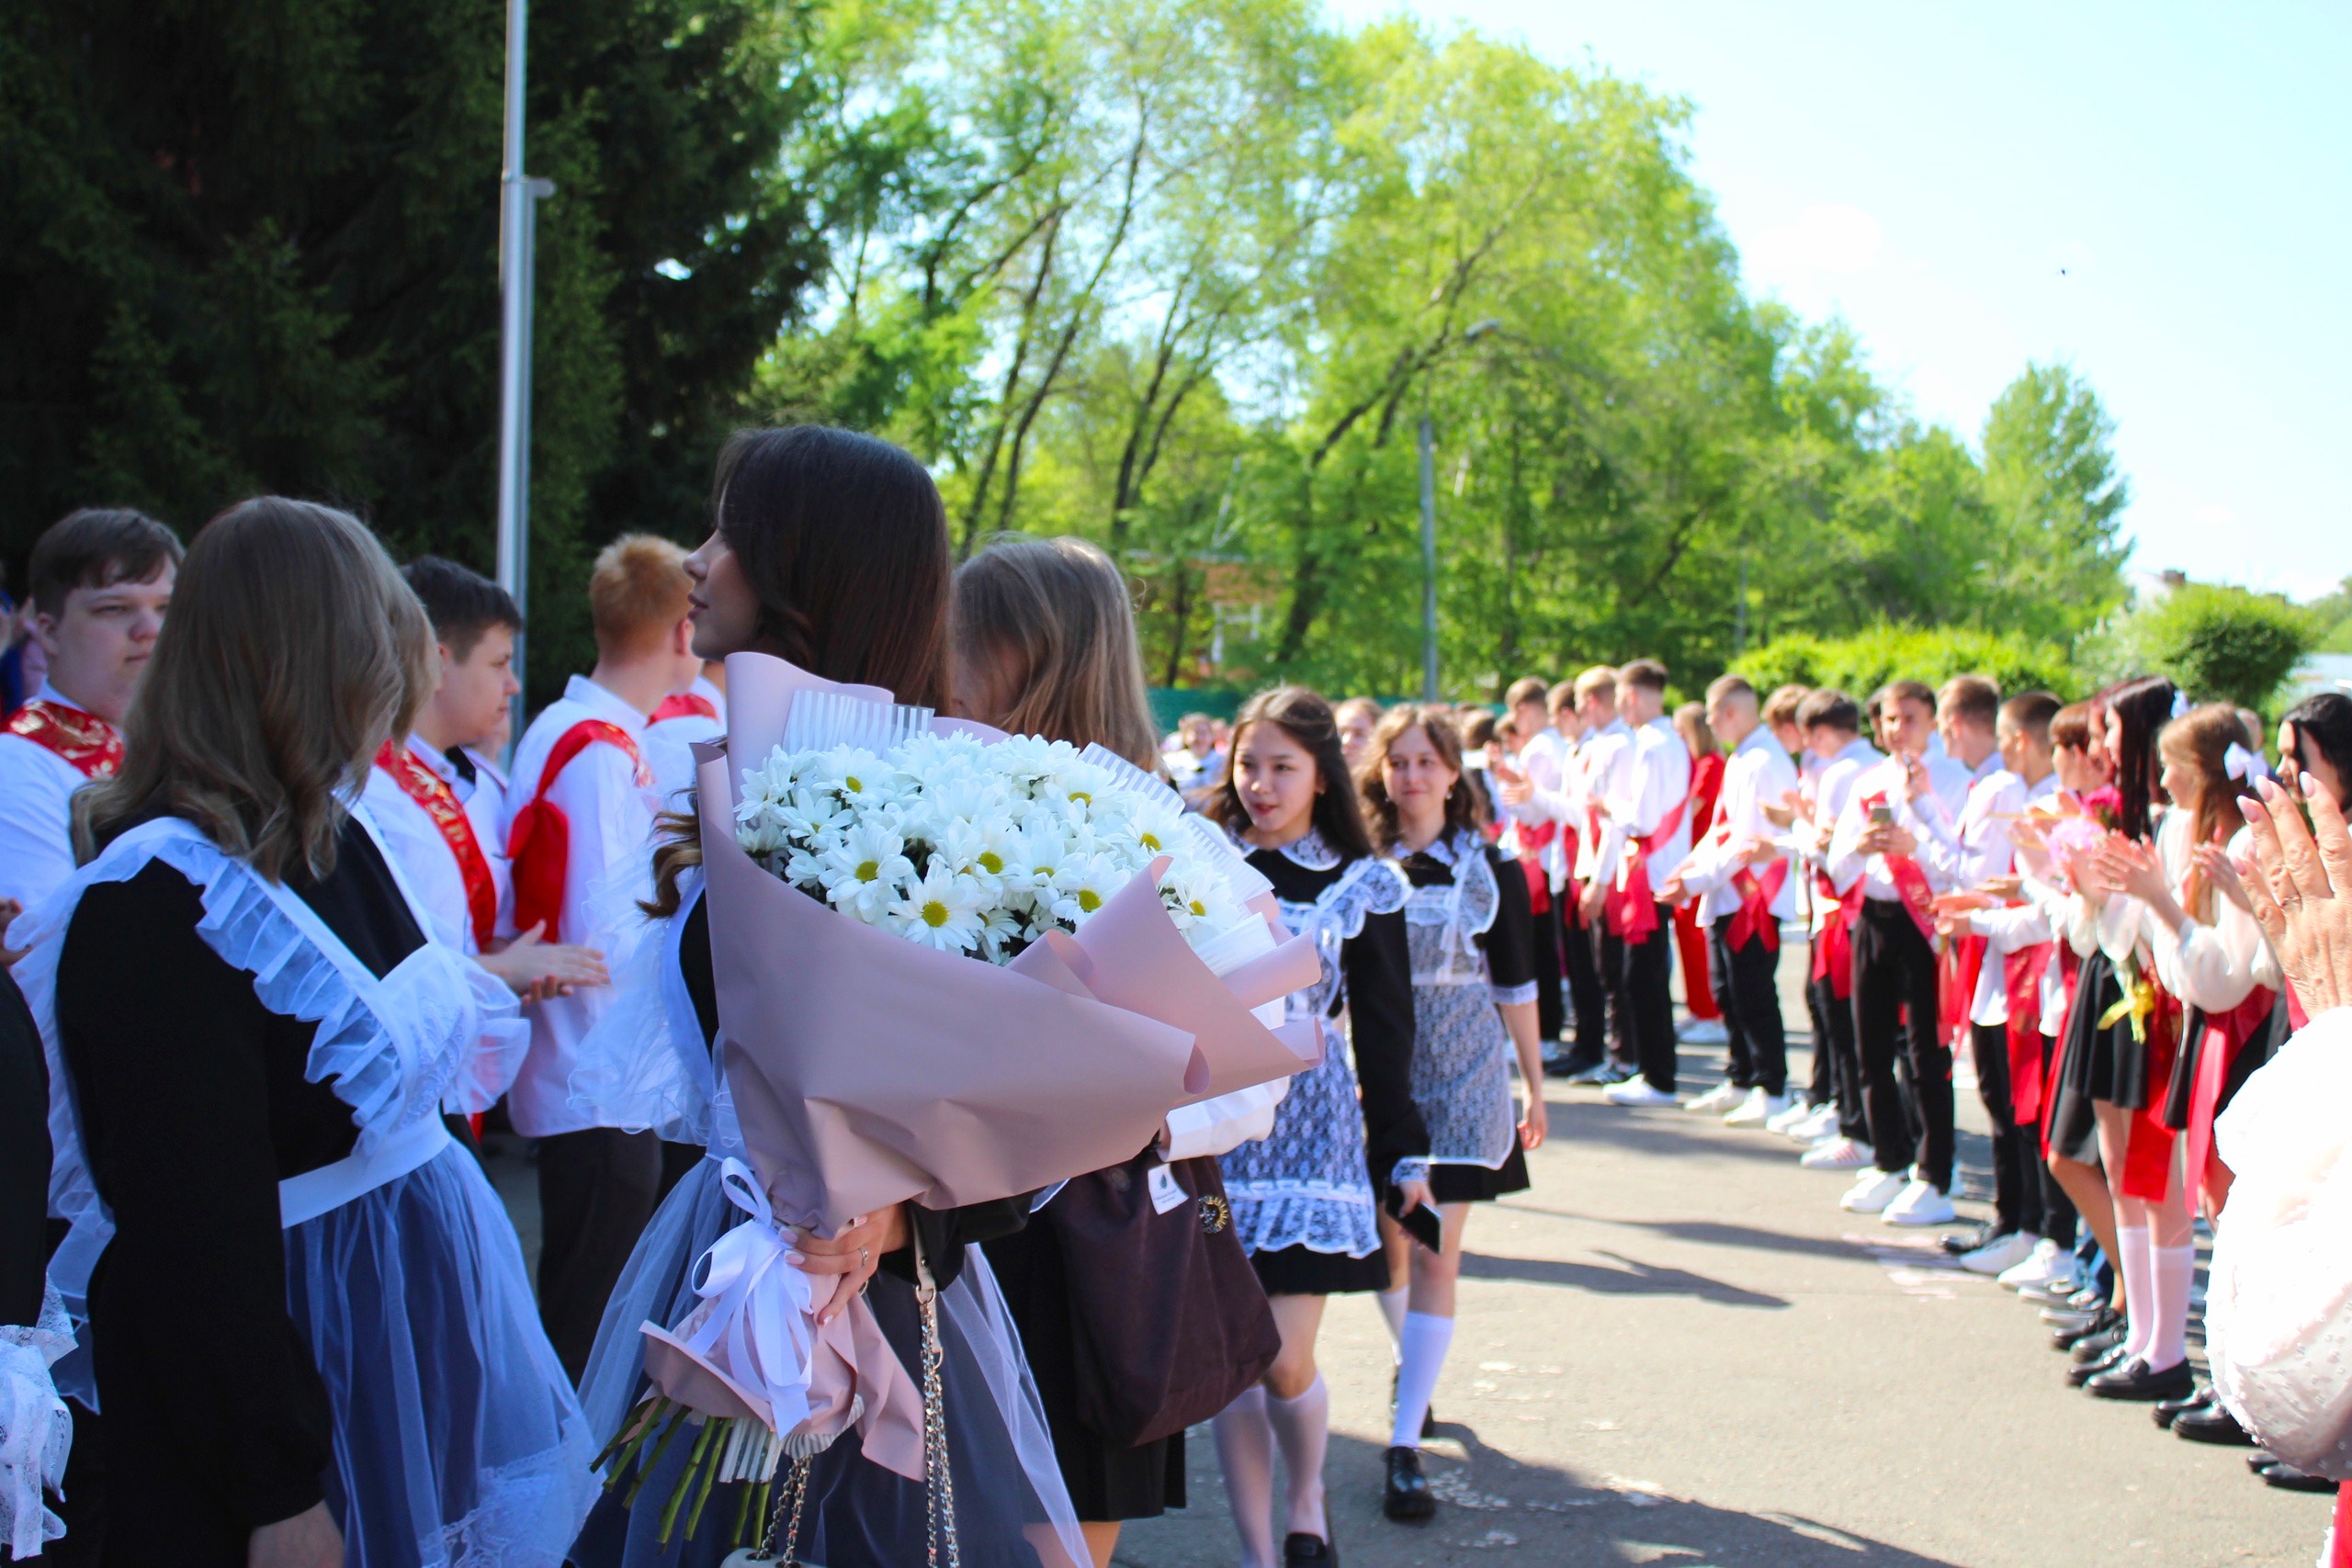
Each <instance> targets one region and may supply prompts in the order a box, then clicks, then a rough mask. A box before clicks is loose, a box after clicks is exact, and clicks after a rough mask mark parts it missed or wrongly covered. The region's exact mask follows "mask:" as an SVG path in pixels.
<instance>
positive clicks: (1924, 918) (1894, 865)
mask: <svg viewBox="0 0 2352 1568" xmlns="http://www.w3.org/2000/svg"><path fill="white" fill-rule="evenodd" d="M1886 804H1887V798H1886V793H1885V791H1883V790H1881V791H1879V792H1878V793H1876V794H1873V795H1864V796H1862V809H1863V810H1864V811H1865V812H1869V811H1875V810H1877V809H1878V808H1879V807H1882V806H1884V805H1886ZM1878 858H1879V859H1881V860H1883V861H1884V862H1885V863H1886V874H1887V876H1888V877H1889V878H1890V879H1891V880H1892V881H1893V882H1894V891H1895V892H1896V893H1897V894H1899V895H1901V897H1902V903H1903V912H1904V913H1905V914H1906V915H1908V916H1910V917H1911V923H1912V924H1913V925H1915V926H1917V927H1918V928H1919V934H1920V935H1921V936H1923V937H1926V938H1927V939H1928V942H1929V943H1930V944H1931V945H1932V944H1933V943H1934V942H1935V940H1936V913H1935V902H1936V895H1935V891H1934V889H1932V888H1930V887H1929V886H1928V874H1927V873H1926V872H1924V871H1921V870H1920V869H1919V863H1918V862H1917V861H1916V860H1913V859H1912V858H1911V857H1910V856H1909V855H1889V854H1882V855H1880V856H1879V857H1878ZM1854 886H1857V887H1859V886H1861V881H1860V879H1857V880H1856V882H1855V884H1854Z"/></svg>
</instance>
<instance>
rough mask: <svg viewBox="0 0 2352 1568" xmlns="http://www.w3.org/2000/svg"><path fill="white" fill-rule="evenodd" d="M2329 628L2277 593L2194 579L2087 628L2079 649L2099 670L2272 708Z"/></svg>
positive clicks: (2097, 673) (2211, 698)
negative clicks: (2150, 676)
mask: <svg viewBox="0 0 2352 1568" xmlns="http://www.w3.org/2000/svg"><path fill="white" fill-rule="evenodd" d="M2322 629H2323V628H2322V627H2321V626H2319V625H2318V624H2317V622H2316V620H2315V619H2314V617H2313V616H2312V615H2311V613H2310V612H2308V611H2306V610H2302V609H2300V608H2298V607H2297V606H2295V605H2293V604H2290V603H2288V602H2287V601H2286V600H2285V599H2283V598H2280V597H2279V596H2278V595H2277V594H2273V593H2253V592H2247V591H2246V590H2245V589H2243V588H2230V587H2225V586H2223V585H2222V584H2220V583H2215V582H2189V583H2184V584H2182V585H2181V586H2179V587H2177V588H2175V589H2174V590H2172V592H2169V593H2166V594H2165V596H2164V597H2163V598H2161V599H2157V600H2154V601H2152V602H2151V603H2148V604H2143V605H2142V606H2141V607H2140V608H2138V609H2136V610H2133V611H2131V613H2129V614H2128V615H2120V616H2118V617H2116V618H2114V619H2112V620H2110V621H2109V622H2108V623H2107V624H2105V625H2104V626H2099V627H2098V629H2097V630H2095V631H2093V632H2091V633H2089V634H2087V635H2086V637H2084V639H2083V644H2082V647H2081V649H2079V653H2080V655H2081V663H2082V664H2083V667H2084V669H2085V671H2086V673H2087V674H2089V675H2091V676H2093V677H2095V678H2098V679H2103V680H2120V679H2121V678H2123V677H2124V676H2127V675H2133V674H2139V673H2143V672H2149V673H2154V674H2158V675H2164V676H2167V677H2169V678H2170V679H2171V681H2172V682H2173V684H2175V685H2177V686H2178V687H2179V688H2180V689H2181V690H2182V691H2184V692H2187V693H2188V694H2189V695H2190V696H2191V697H2193V698H2196V699H2197V700H2199V701H2200V702H2223V703H2233V704H2235V705H2238V706H2240V707H2249V708H2262V709H2267V708H2268V706H2269V705H2270V704H2271V702H2272V700H2273V699H2274V698H2275V697H2276V696H2277V695H2278V688H2279V686H2280V685H2281V684H2282V683H2284V682H2285V681H2286V679H2287V677H2288V676H2289V675H2290V674H2292V673H2293V672H2294V669H2295V666H2296V664H2297V663H2298V662H2299V661H2301V659H2302V657H2303V655H2304V654H2306V653H2308V652H2310V651H2311V650H2312V648H2313V647H2314V646H2315V645H2316V644H2317V643H2318V642H2319V640H2320V635H2321V632H2322Z"/></svg>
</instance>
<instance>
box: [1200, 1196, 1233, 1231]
mask: <svg viewBox="0 0 2352 1568" xmlns="http://www.w3.org/2000/svg"><path fill="white" fill-rule="evenodd" d="M1200 1208H1201V1229H1203V1230H1204V1231H1206V1232H1207V1233H1208V1234H1209V1235H1216V1233H1217V1232H1219V1231H1221V1230H1223V1229H1225V1227H1226V1226H1227V1225H1229V1224H1232V1223H1233V1205H1232V1204H1230V1203H1228V1202H1227V1201H1225V1195H1224V1194H1223V1193H1221V1192H1212V1193H1210V1194H1209V1195H1208V1196H1207V1197H1205V1198H1203V1199H1201V1200H1200Z"/></svg>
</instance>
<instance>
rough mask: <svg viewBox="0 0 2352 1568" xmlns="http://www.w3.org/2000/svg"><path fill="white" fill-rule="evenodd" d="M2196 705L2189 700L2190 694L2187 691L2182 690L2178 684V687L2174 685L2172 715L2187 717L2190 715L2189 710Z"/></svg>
mask: <svg viewBox="0 0 2352 1568" xmlns="http://www.w3.org/2000/svg"><path fill="white" fill-rule="evenodd" d="M2194 706H2195V704H2193V703H2191V702H2190V701H2189V700H2188V693H2187V692H2184V691H2182V690H2181V689H2180V688H2179V687H2177V686H2176V687H2174V688H2173V694H2172V716H2173V717H2175V718H2187V717H2188V714H2189V710H2190V709H2191V708H2192V707H2194Z"/></svg>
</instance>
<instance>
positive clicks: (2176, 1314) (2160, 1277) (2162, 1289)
mask: <svg viewBox="0 0 2352 1568" xmlns="http://www.w3.org/2000/svg"><path fill="white" fill-rule="evenodd" d="M2153 1252H2154V1262H2155V1266H2154V1269H2153V1270H2152V1271H2153V1272H2154V1275H2155V1311H2154V1312H2153V1313H2151V1314H2149V1316H2150V1317H2151V1318H2152V1319H2154V1322H2153V1323H2152V1324H2151V1325H2150V1326H2149V1330H2148V1339H2147V1343H2146V1344H2145V1345H2143V1347H2142V1348H2141V1350H2140V1354H2141V1355H2142V1356H2143V1357H2145V1358H2146V1359H2147V1362H2148V1370H2149V1371H2152V1372H2161V1371H2165V1370H2167V1369H2169V1368H2172V1367H2177V1366H2178V1365H2180V1364H2181V1362H2183V1361H2185V1360H2187V1359H2188V1292H2189V1291H2190V1289H2191V1288H2192V1287H2194V1286H2195V1284H2196V1283H2197V1248H2196V1247H2195V1246H2194V1245H2191V1246H2188V1247H2155V1248H2154V1249H2153Z"/></svg>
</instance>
